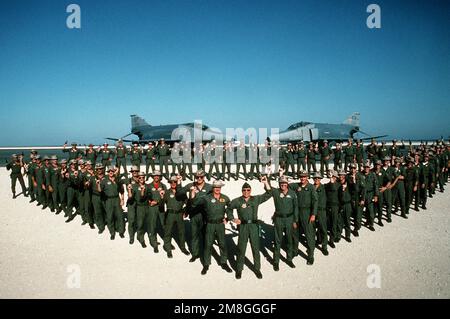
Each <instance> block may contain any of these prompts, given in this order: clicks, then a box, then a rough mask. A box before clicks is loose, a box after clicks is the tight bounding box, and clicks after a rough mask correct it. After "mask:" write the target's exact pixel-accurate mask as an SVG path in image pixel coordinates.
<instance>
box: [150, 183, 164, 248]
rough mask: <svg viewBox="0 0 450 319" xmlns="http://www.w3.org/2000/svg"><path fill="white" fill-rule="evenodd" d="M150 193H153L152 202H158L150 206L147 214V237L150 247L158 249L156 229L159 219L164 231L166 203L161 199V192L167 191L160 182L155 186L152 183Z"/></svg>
mask: <svg viewBox="0 0 450 319" xmlns="http://www.w3.org/2000/svg"><path fill="white" fill-rule="evenodd" d="M149 187H150V192H151V198H152V201H155V202H157V203H156V204H154V205H153V206H152V205H150V207H149V208H148V210H147V212H148V214H147V218H146V228H147V235H148V238H149V241H150V245H151V246H152V247H153V248H156V247H157V245H158V240H157V238H156V227H157V224H158V219H159V221H160V224H161V229H162V231H164V215H165V214H164V202H163V200H162V198H161V194H160V193H159V192H160V191H161V190H166V189H167V188H166V186H165V185H164V184H163V183H161V182H159V183H158V184H155V183H154V182H152V183H151V184H149Z"/></svg>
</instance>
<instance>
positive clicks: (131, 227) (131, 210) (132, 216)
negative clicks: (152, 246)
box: [124, 165, 145, 245]
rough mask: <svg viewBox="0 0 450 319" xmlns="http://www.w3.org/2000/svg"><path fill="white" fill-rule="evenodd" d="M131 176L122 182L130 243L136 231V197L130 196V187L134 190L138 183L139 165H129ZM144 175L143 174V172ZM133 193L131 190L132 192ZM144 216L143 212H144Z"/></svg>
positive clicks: (139, 179) (132, 241)
mask: <svg viewBox="0 0 450 319" xmlns="http://www.w3.org/2000/svg"><path fill="white" fill-rule="evenodd" d="M130 172H131V178H128V179H126V180H125V181H124V182H125V184H126V185H127V189H128V199H127V219H128V236H129V237H130V245H132V244H133V243H134V235H135V234H136V232H137V218H136V209H137V207H136V199H135V197H133V196H130V189H129V188H130V187H131V188H132V191H133V190H134V191H136V189H135V188H137V187H138V186H139V185H140V181H141V178H140V176H141V175H140V174H139V166H135V165H133V166H131V170H130ZM144 175H145V174H144ZM132 193H133V192H132ZM144 217H145V214H144Z"/></svg>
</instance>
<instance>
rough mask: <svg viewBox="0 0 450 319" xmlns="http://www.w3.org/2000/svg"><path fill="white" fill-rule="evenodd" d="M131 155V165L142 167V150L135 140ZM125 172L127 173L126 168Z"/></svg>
mask: <svg viewBox="0 0 450 319" xmlns="http://www.w3.org/2000/svg"><path fill="white" fill-rule="evenodd" d="M129 154H130V156H131V165H134V166H137V167H139V168H140V167H141V162H142V150H141V149H140V148H139V143H138V142H134V143H133V148H132V149H131V150H130V152H129ZM125 174H127V171H126V170H125Z"/></svg>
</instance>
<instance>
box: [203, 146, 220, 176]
mask: <svg viewBox="0 0 450 319" xmlns="http://www.w3.org/2000/svg"><path fill="white" fill-rule="evenodd" d="M218 153H219V152H218V150H217V148H216V147H215V146H214V147H213V146H211V145H210V146H209V147H207V148H206V150H205V160H206V163H208V164H209V170H208V175H207V176H208V179H211V178H212V174H213V168H214V169H215V170H216V179H220V177H221V176H220V168H219V161H218V155H219V154H218Z"/></svg>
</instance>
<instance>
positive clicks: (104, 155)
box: [98, 148, 112, 167]
mask: <svg viewBox="0 0 450 319" xmlns="http://www.w3.org/2000/svg"><path fill="white" fill-rule="evenodd" d="M98 153H99V157H100V160H101V161H102V165H103V166H104V167H107V166H110V165H111V157H112V152H111V151H110V150H109V149H108V148H107V149H105V148H102V149H100V151H98Z"/></svg>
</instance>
